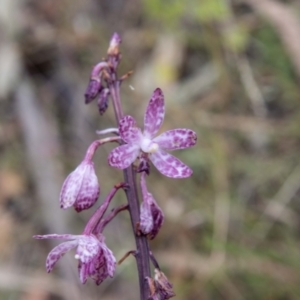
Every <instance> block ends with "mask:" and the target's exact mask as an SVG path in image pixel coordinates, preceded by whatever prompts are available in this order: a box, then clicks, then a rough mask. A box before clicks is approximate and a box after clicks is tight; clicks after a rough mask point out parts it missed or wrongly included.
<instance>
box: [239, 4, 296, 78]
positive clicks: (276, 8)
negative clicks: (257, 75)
mask: <svg viewBox="0 0 300 300" xmlns="http://www.w3.org/2000/svg"><path fill="white" fill-rule="evenodd" d="M244 2H245V3H247V4H249V5H250V6H252V7H253V8H254V9H255V10H257V11H258V12H259V13H261V14H262V15H263V16H264V17H266V19H267V20H268V21H269V22H270V23H271V24H272V25H273V27H274V28H275V30H276V31H277V32H278V34H279V37H280V39H281V40H282V42H283V45H284V46H285V48H286V50H287V52H288V53H289V55H290V59H291V60H292V62H293V64H294V67H295V71H296V73H297V75H298V77H299V79H300V39H299V36H300V20H299V17H298V16H297V15H296V14H295V13H294V12H293V11H292V10H291V9H290V8H288V6H287V5H285V4H282V3H279V2H275V1H271V0H244Z"/></svg>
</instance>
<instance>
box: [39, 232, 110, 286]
mask: <svg viewBox="0 0 300 300" xmlns="http://www.w3.org/2000/svg"><path fill="white" fill-rule="evenodd" d="M34 238H35V239H67V240H69V241H67V242H63V243H61V244H60V245H58V246H56V247H55V248H54V249H52V251H51V252H50V253H49V254H48V256H47V259H46V269H47V272H48V273H49V272H51V271H52V270H53V268H54V266H55V264H56V262H57V261H58V260H59V259H60V258H61V257H62V256H63V255H65V254H66V253H67V252H68V251H69V250H71V249H73V248H76V247H77V250H76V254H75V258H76V259H78V260H79V264H78V272H79V279H80V281H81V283H86V281H87V278H88V277H91V278H92V279H93V280H94V281H95V283H96V284H100V283H101V282H102V281H103V280H104V279H106V278H107V277H108V276H110V277H113V275H114V272H115V268H116V259H115V257H114V255H113V253H112V251H111V250H110V249H108V248H107V246H106V244H105V242H104V236H103V235H102V234H99V236H98V237H96V236H95V235H92V234H91V235H72V234H46V235H35V236H34Z"/></svg>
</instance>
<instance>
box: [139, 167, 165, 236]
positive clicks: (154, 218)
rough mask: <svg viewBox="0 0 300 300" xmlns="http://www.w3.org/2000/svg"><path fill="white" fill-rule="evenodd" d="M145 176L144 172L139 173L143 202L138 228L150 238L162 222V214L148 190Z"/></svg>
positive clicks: (154, 234) (155, 233)
mask: <svg viewBox="0 0 300 300" xmlns="http://www.w3.org/2000/svg"><path fill="white" fill-rule="evenodd" d="M145 176H146V174H145V173H144V172H143V173H142V175H141V190H142V196H143V202H142V204H141V214H140V224H139V228H140V230H141V232H142V233H143V234H147V235H148V236H149V238H150V239H151V240H152V239H154V238H155V236H156V235H157V233H158V231H159V229H160V228H161V226H162V224H163V222H164V214H163V212H162V210H161V208H160V207H159V206H158V204H157V203H156V201H155V199H154V198H153V196H152V194H150V193H149V192H148V190H147V186H146V180H145Z"/></svg>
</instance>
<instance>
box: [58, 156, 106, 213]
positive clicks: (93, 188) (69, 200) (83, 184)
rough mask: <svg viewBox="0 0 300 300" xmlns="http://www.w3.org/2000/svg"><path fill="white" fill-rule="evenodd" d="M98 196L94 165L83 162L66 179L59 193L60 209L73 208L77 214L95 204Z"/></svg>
mask: <svg viewBox="0 0 300 300" xmlns="http://www.w3.org/2000/svg"><path fill="white" fill-rule="evenodd" d="M99 194H100V186H99V183H98V178H97V175H96V173H95V169H94V163H93V162H92V161H88V160H86V159H85V160H83V161H82V163H81V164H80V165H79V166H78V167H77V168H76V169H75V170H74V171H73V172H72V173H70V174H69V176H68V177H67V178H66V180H65V182H64V184H63V186H62V189H61V192H60V207H61V208H64V209H66V208H68V207H71V206H74V208H75V210H76V211H77V212H80V211H82V210H84V209H88V208H90V207H91V206H93V205H94V204H95V202H96V201H97V199H98V197H99Z"/></svg>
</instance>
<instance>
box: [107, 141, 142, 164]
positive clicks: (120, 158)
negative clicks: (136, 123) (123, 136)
mask: <svg viewBox="0 0 300 300" xmlns="http://www.w3.org/2000/svg"><path fill="white" fill-rule="evenodd" d="M138 155H139V145H138V144H126V145H121V146H119V147H117V148H115V149H113V150H112V151H111V152H110V154H109V156H108V163H109V165H110V166H112V167H115V168H118V169H126V168H128V167H129V166H130V165H131V164H132V163H133V162H134V161H135V159H136V158H137V156H138Z"/></svg>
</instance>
